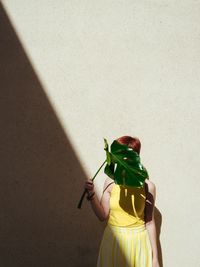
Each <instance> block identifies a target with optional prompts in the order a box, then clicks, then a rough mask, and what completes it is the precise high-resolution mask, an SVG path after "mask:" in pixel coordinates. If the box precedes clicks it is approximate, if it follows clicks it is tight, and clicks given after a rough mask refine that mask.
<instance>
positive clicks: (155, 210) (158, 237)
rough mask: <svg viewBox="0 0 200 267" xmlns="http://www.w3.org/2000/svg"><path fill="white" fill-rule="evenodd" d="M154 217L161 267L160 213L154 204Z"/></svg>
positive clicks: (161, 265)
mask: <svg viewBox="0 0 200 267" xmlns="http://www.w3.org/2000/svg"><path fill="white" fill-rule="evenodd" d="M154 217H155V223H156V233H157V244H158V258H159V263H160V267H163V257H162V248H161V243H160V234H161V225H162V215H161V213H160V211H159V210H158V208H157V207H156V206H155V209H154Z"/></svg>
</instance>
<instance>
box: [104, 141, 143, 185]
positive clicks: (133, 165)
mask: <svg viewBox="0 0 200 267" xmlns="http://www.w3.org/2000/svg"><path fill="white" fill-rule="evenodd" d="M104 142H105V144H106V145H105V147H106V153H107V159H108V158H109V160H107V164H106V166H105V168H104V173H105V174H107V175H108V176H109V177H110V178H112V179H113V180H114V181H115V183H116V184H119V185H127V186H135V187H141V186H143V184H144V181H145V179H146V178H147V177H148V173H147V170H146V169H145V168H144V166H143V165H142V164H141V162H140V156H139V154H138V153H137V152H135V151H134V150H133V149H132V148H130V147H128V146H127V145H122V144H119V143H118V142H117V141H116V140H115V141H114V142H113V143H112V144H111V151H110V152H109V149H108V145H107V140H106V139H104ZM104 149H105V148H104ZM108 154H109V155H108Z"/></svg>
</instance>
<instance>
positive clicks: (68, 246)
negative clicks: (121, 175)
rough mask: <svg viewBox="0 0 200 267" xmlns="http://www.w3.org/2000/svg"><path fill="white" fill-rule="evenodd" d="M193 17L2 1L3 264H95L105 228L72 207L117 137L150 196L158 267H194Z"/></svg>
mask: <svg viewBox="0 0 200 267" xmlns="http://www.w3.org/2000/svg"><path fill="white" fill-rule="evenodd" d="M199 14H200V3H199V2H198V1H186V0H184V1H156V0H154V1H153V0H151V1H128V0H127V1H104V0H102V1H90V0H87V1H76V0H72V1H64V0H59V1H51V0H49V1H47V0H42V1H37V0H35V1H31V0H30V1H26V0H5V1H2V4H1V7H0V21H1V23H0V27H1V28H0V36H1V43H0V46H1V51H0V52H1V63H0V64H1V66H0V67H1V69H0V75H1V84H2V85H1V91H0V99H1V105H0V109H1V113H0V114H1V115H0V116H1V117H0V125H1V134H0V138H1V150H0V151H1V179H0V183H1V187H0V210H1V212H0V213H1V219H0V240H1V242H0V258H1V262H2V263H3V265H2V266H4V267H11V266H12V267H13V266H14V267H15V266H17V267H18V266H29V267H31V266H34V267H35V266H39V267H40V266H41V267H44V266H49V267H50V266H56V267H64V266H70V267H79V266H87V267H90V266H91V267H92V266H95V263H96V258H97V253H98V246H99V242H100V240H101V236H102V232H103V229H104V227H105V225H104V224H102V223H100V222H98V220H97V219H96V217H95V216H94V215H93V213H92V212H91V210H90V207H89V205H88V204H89V203H86V202H84V205H83V208H82V210H81V211H80V210H77V208H76V205H77V202H78V200H79V197H80V194H81V193H82V186H83V182H84V179H85V178H86V177H92V176H93V174H94V173H95V171H96V170H97V168H98V167H99V166H100V165H101V163H102V162H103V161H104V158H105V153H104V151H103V146H104V144H103V137H106V138H107V139H108V142H109V143H111V142H112V140H113V139H114V138H116V137H119V136H121V135H133V136H134V135H135V136H138V137H139V138H140V140H141V142H142V151H141V157H142V162H143V164H144V165H145V166H146V168H147V169H148V171H149V174H150V179H151V180H152V181H153V182H154V183H155V184H156V186H157V199H156V223H157V231H158V235H159V237H160V242H159V258H160V262H161V266H164V267H171V266H173V267H180V266H181V267H188V266H192V267H193V266H194V267H197V266H199V265H200V260H199V256H198V248H199V246H200V233H199V231H198V230H197V227H198V222H199V219H200V216H199V204H200V203H199V200H200V197H199V195H200V194H199V185H200V180H199V172H198V166H199V163H200V162H199V159H200V152H199V144H200V142H199V132H200V131H199V130H200V127H199V114H200V105H199V100H200V92H199V82H200V75H199V68H200V49H199V47H200V26H199V25H200V16H199ZM104 179H105V175H104V173H103V171H102V172H101V173H100V174H99V175H98V176H97V178H96V181H95V185H96V188H97V190H98V196H100V195H101V192H102V186H103V182H104Z"/></svg>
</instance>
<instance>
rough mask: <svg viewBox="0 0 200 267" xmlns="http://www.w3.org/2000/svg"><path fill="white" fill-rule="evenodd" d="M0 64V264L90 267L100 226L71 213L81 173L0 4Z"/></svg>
mask: <svg viewBox="0 0 200 267" xmlns="http://www.w3.org/2000/svg"><path fill="white" fill-rule="evenodd" d="M0 58H1V61H0V77H1V90H0V129H1V131H0V142H1V148H0V159H1V178H0V259H1V266H4V267H18V266H19V267H21V266H28V267H35V266H37V267H40V266H41V267H45V266H48V267H51V266H56V267H64V266H65V267H66V266H70V267H78V266H87V267H90V266H91V267H93V266H95V264H96V258H97V254H98V248H99V243H100V239H101V236H102V231H103V225H100V224H98V223H97V219H96V217H95V216H94V215H93V213H92V211H91V209H90V207H89V205H88V206H87V205H86V203H85V205H84V207H83V209H84V210H83V211H80V210H78V209H77V207H76V206H77V201H78V199H79V197H80V194H81V193H82V188H83V181H84V179H86V175H85V173H84V171H83V169H82V167H81V165H80V163H79V161H78V159H77V158H76V155H75V153H74V151H73V148H72V146H71V144H70V140H68V138H67V136H66V133H65V132H64V131H63V129H62V127H61V125H60V123H59V120H58V118H57V117H56V115H55V112H54V110H53V109H52V107H51V105H50V103H49V101H48V98H47V96H46V94H45V92H44V90H43V88H42V86H41V83H40V81H39V80H38V78H37V76H36V74H35V72H34V69H33V67H32V66H31V63H30V62H29V60H28V57H27V55H26V54H25V52H24V49H23V47H22V45H21V43H20V41H19V39H18V37H17V35H16V33H15V31H14V28H13V27H12V25H11V23H10V21H9V18H8V16H7V14H6V12H5V10H4V8H3V6H2V5H1V4H0ZM69 112H70V111H69Z"/></svg>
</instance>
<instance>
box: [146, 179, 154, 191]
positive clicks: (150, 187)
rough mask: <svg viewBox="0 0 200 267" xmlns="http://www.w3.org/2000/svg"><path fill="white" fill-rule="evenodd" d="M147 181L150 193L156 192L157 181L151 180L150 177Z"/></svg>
mask: <svg viewBox="0 0 200 267" xmlns="http://www.w3.org/2000/svg"><path fill="white" fill-rule="evenodd" d="M145 183H146V184H147V186H148V191H149V192H150V193H155V192H156V185H155V183H153V182H152V181H150V180H149V179H146V180H145Z"/></svg>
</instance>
